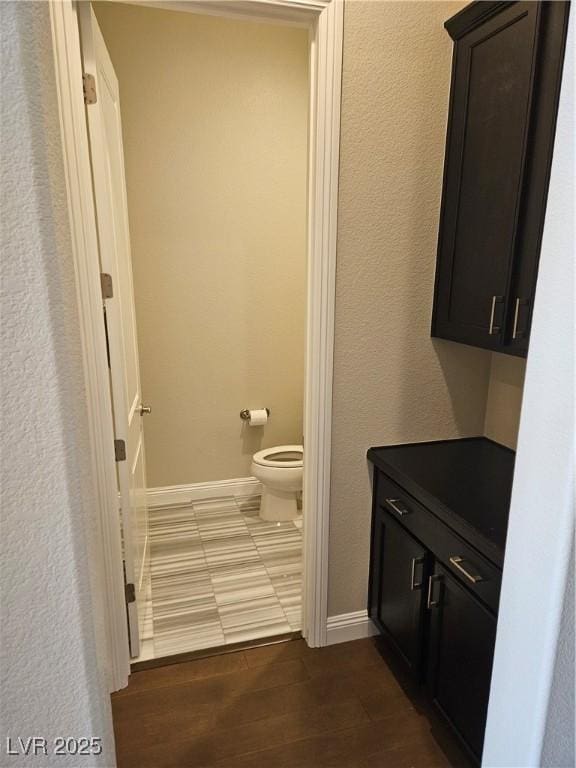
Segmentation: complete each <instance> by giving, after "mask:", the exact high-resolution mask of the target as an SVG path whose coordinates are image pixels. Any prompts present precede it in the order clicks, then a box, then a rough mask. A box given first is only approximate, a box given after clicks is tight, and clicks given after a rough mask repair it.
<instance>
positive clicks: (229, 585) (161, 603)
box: [134, 496, 302, 661]
mask: <svg viewBox="0 0 576 768" xmlns="http://www.w3.org/2000/svg"><path fill="white" fill-rule="evenodd" d="M259 506H260V497H259V496H243V497H233V496H226V497H221V498H218V499H209V500H206V501H198V502H194V503H192V504H189V505H178V506H171V507H164V508H158V509H153V510H151V511H150V561H151V584H150V600H149V602H148V605H147V613H146V620H145V630H144V634H143V643H142V653H141V654H140V656H139V657H138V659H135V660H134V661H146V660H149V659H151V658H161V657H163V656H171V655H173V654H177V653H186V652H190V651H197V650H201V649H205V648H214V647H217V646H222V645H226V644H232V643H238V642H243V641H247V640H255V639H258V638H262V637H271V636H274V635H283V634H287V633H290V632H296V631H299V630H300V627H301V623H300V622H301V584H302V531H301V528H302V518H301V517H300V518H298V520H296V521H294V522H289V523H268V522H264V521H263V520H261V519H260V517H259V515H258V509H259Z"/></svg>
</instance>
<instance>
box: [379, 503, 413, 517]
mask: <svg viewBox="0 0 576 768" xmlns="http://www.w3.org/2000/svg"><path fill="white" fill-rule="evenodd" d="M384 501H385V502H386V504H388V506H389V507H390V509H393V510H394V512H396V514H398V515H400V517H403V516H404V515H407V514H409V513H410V510H409V509H408V507H407V506H406V505H404V507H399V506H398V504H402V503H403V502H402V501H401V500H400V499H384Z"/></svg>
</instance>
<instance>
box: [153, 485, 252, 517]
mask: <svg viewBox="0 0 576 768" xmlns="http://www.w3.org/2000/svg"><path fill="white" fill-rule="evenodd" d="M260 493H262V483H261V482H260V481H259V480H257V479H256V478H255V477H237V478H234V479H233V480H215V481H214V482H212V483H190V484H189V485H167V486H164V487H158V488H148V491H147V493H146V499H147V501H148V508H149V509H155V508H156V509H157V508H158V507H170V506H172V505H178V506H181V505H183V504H191V503H192V502H193V501H200V500H201V499H217V498H219V497H221V496H255V495H258V494H260Z"/></svg>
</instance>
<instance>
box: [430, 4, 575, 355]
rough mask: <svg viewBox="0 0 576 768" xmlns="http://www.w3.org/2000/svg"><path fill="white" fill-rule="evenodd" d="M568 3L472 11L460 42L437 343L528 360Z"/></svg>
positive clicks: (450, 27)
mask: <svg viewBox="0 0 576 768" xmlns="http://www.w3.org/2000/svg"><path fill="white" fill-rule="evenodd" d="M568 10H569V4H568V3H565V2H554V1H551V2H512V3H510V2H474V3H471V4H470V5H469V6H467V7H466V8H464V9H463V10H462V11H461V12H460V13H458V14H457V15H456V16H454V17H453V18H451V19H450V20H449V21H447V22H446V24H445V27H446V29H447V31H448V33H449V34H450V36H451V37H452V39H453V40H454V55H453V69H452V84H451V94H450V113H449V120H448V132H447V141H446V155H445V166H444V183H443V192H442V210H441V217H440V231H439V238H438V258H437V266H436V285H435V294H434V312H433V319H432V335H433V336H437V337H440V338H444V339H451V340H453V341H459V342H463V343H466V344H471V345H473V346H478V347H484V348H486V349H491V350H496V351H499V352H507V353H509V354H516V355H525V354H526V352H527V349H528V337H529V332H530V322H531V317H532V306H533V302H534V292H535V286H536V276H537V271H538V258H539V253H540V244H541V239H542V229H543V224H544V214H545V208H546V196H547V191H548V181H549V174H550V166H551V160H552V150H553V144H554V131H555V125H556V114H557V108H558V97H559V91H560V81H561V73H562V63H563V56H564V47H565V40H566V29H567V20H568Z"/></svg>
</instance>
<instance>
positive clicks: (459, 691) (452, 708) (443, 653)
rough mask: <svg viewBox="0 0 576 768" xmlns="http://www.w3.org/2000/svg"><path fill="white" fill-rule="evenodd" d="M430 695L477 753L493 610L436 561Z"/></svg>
mask: <svg viewBox="0 0 576 768" xmlns="http://www.w3.org/2000/svg"><path fill="white" fill-rule="evenodd" d="M429 588H430V599H429V601H428V603H429V606H430V637H429V643H428V671H427V678H428V679H427V683H428V688H429V691H430V696H431V698H432V700H433V702H434V703H435V704H436V706H437V707H438V708H439V709H440V710H441V711H442V713H443V715H444V716H445V717H446V718H447V719H448V720H449V721H450V723H451V724H452V726H453V727H454V728H455V730H456V731H457V732H458V734H459V735H460V737H461V738H462V740H463V741H464V742H465V743H466V745H467V746H468V748H469V749H470V750H471V752H472V753H473V754H474V755H475V756H476V757H477V758H478V759H480V757H481V755H482V745H483V743H484V727H485V724H486V714H487V711H488V697H489V693H490V679H491V675H492V659H493V656H494V643H495V641H496V616H495V615H494V614H493V613H491V612H490V611H489V610H487V609H486V608H485V607H484V605H482V603H481V602H480V601H479V600H478V599H476V598H475V597H474V595H473V594H471V593H470V592H469V591H468V590H467V589H466V588H465V587H464V586H463V585H462V584H461V583H460V582H458V581H457V580H456V579H455V578H454V577H453V576H451V574H450V573H449V572H448V571H447V570H446V569H445V568H443V567H442V566H441V565H440V564H439V563H436V564H435V567H434V572H433V574H432V575H431V577H430V581H429Z"/></svg>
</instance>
